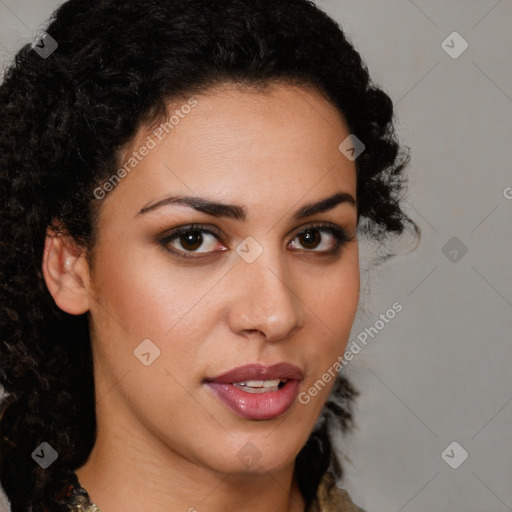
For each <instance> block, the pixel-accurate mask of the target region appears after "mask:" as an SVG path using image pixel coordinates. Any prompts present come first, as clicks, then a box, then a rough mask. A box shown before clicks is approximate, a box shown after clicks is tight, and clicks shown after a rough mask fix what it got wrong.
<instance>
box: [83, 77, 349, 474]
mask: <svg viewBox="0 0 512 512" xmlns="http://www.w3.org/2000/svg"><path fill="white" fill-rule="evenodd" d="M194 100H195V101H194ZM194 100H191V101H190V102H188V101H187V100H184V101H183V103H179V102H178V103H176V104H175V105H174V106H173V107H172V109H171V110H172V112H173V113H174V111H175V110H176V109H177V110H178V113H176V117H175V118H174V121H173V122H172V123H171V124H170V125H167V128H168V130H169V134H166V132H165V130H164V131H163V133H162V130H158V129H156V128H151V129H146V130H141V131H140V132H139V134H138V136H137V139H136V140H134V141H133V144H132V145H131V148H130V150H129V151H127V152H126V154H125V159H124V160H123V162H122V164H121V165H124V163H125V162H128V161H129V158H130V156H133V152H134V151H136V152H137V155H138V156H135V157H134V158H136V159H137V163H136V164H135V160H132V161H131V164H129V165H127V166H126V168H125V169H130V171H129V173H127V175H126V177H124V178H123V179H122V180H121V182H120V183H119V184H117V186H115V187H114V188H113V190H111V191H109V192H108V193H107V194H106V197H105V198H104V199H102V200H101V207H100V208H101V209H100V215H99V223H98V239H97V243H96V245H95V248H94V252H93V257H94V259H93V268H92V274H91V281H90V289H89V291H90V299H89V312H90V326H91V332H92V342H93V350H94V363H95V378H96V393H97V419H98V435H99V436H100V437H101V436H102V435H110V436H121V435H122V436H129V439H131V440H132V441H133V443H134V444H133V446H137V447H138V448H139V449H140V455H141V457H143V458H144V457H147V459H148V461H151V460H152V459H153V458H154V456H155V454H159V455H158V457H161V458H165V459H167V460H173V461H176V460H181V461H183V462H184V463H187V464H189V463H190V462H192V463H193V464H194V465H199V466H202V467H203V468H212V469H214V470H215V471H220V472H223V473H244V472H253V473H263V472H267V471H277V470H278V469H280V468H284V467H285V466H286V465H288V464H290V463H292V462H293V460H294V459H295V457H296V455H297V453H298V452H299V451H300V449H301V448H302V446H303V445H304V443H305V442H306V440H307V438H308V436H309V434H310V433H311V431H312V429H313V427H314V424H315V421H316V419H317V417H318V415H319V414H320V411H321V409H322V406H323V404H324V402H325V400H326V399H327V396H328V393H329V391H330V389H331V387H332V384H333V382H334V380H332V379H331V380H330V382H328V383H327V384H326V383H325V382H324V383H323V384H322V385H320V386H319V385H318V384H317V388H318V389H320V390H319V391H318V393H317V394H316V395H315V396H310V395H309V394H308V389H309V388H311V387H312V386H313V385H314V383H315V382H317V381H318V380H319V379H320V381H321V382H322V375H324V374H325V373H326V372H328V371H329V369H332V367H333V365H334V364H335V362H336V361H337V358H338V356H340V355H342V354H343V351H344V348H345V345H346V342H347V340H348V336H349V333H350V329H351V326H352V322H353V319H354V316H355V313H356V309H357V304H358V298H359V263H358V244H357V239H356V227H357V209H356V205H355V204H354V203H352V202H351V201H350V200H349V196H351V197H352V198H354V199H355V197H356V171H355V163H354V162H353V161H350V160H349V159H347V158H346V157H345V156H344V155H343V154H342V153H341V152H340V151H339V149H338V146H339V145H340V143H341V142H342V141H344V140H345V139H346V138H347V136H349V131H348V130H347V126H346V124H345V123H344V121H343V119H342V118H341V116H340V115H339V113H338V111H337V110H336V109H335V108H334V107H333V106H332V105H331V104H330V103H328V102H327V101H326V100H325V99H323V98H322V97H321V96H319V95H318V94H316V93H314V92H312V91H307V90H306V89H297V88H294V87H291V86H275V87H273V88H272V89H270V90H269V92H267V93H266V94H263V93H261V92H256V91H251V92H249V91H247V90H246V91H241V90H236V89H234V88H228V87H226V86H225V87H222V88H217V89H215V90H212V91H210V92H209V93H208V94H206V95H201V96H196V97H195V98H194ZM187 104H188V105H189V106H191V108H188V107H183V106H184V105H187ZM178 118H179V120H178V122H176V119H178ZM169 126H173V128H172V129H169ZM153 130H154V131H153ZM156 133H158V134H159V135H160V136H157V135H156ZM148 136H151V138H152V140H153V142H154V143H155V144H153V143H152V142H148V141H149V139H148ZM160 138H161V140H160ZM143 146H146V148H148V150H147V151H146V150H141V148H142V147H143ZM153 146H154V147H153ZM134 164H135V165H134ZM122 174H123V173H121V175H122ZM107 188H108V186H107ZM178 196H182V197H185V196H186V197H188V198H190V202H191V203H192V204H195V205H196V206H197V208H193V207H192V206H191V205H190V204H189V205H187V204H185V202H177V201H175V200H172V199H171V198H175V197H178ZM333 196H336V198H334V200H332V201H330V202H327V204H324V206H325V208H317V211H316V212H315V211H309V212H305V211H303V210H304V209H305V208H306V207H308V206H310V205H312V204H317V203H318V204H320V205H322V202H323V201H325V200H326V199H329V198H332V197H333ZM210 202H212V203H222V204H223V205H224V206H222V207H221V206H215V207H213V206H207V207H206V206H205V205H206V204H207V203H210ZM200 205H203V206H200ZM228 205H231V206H228ZM233 205H236V207H235V206H233ZM301 213H302V215H301ZM192 224H200V225H201V226H200V227H197V226H196V227H193V228H187V227H189V226H190V225H192ZM183 228H187V229H183ZM178 229H180V230H182V229H183V231H184V232H183V233H182V234H181V236H180V234H179V233H178V234H176V233H175V232H176V231H177V230H178ZM338 231H342V232H345V234H346V237H347V239H349V240H350V241H343V239H342V240H341V241H340V242H339V243H338V240H337V232H338ZM149 340H150V341H149ZM280 363H287V364H289V365H293V367H291V368H290V367H283V366H281V367H277V369H276V373H275V374H274V373H260V372H259V371H258V367H253V368H252V369H251V368H249V371H248V373H244V372H241V373H240V374H238V375H231V376H227V377H226V378H225V379H223V380H224V381H226V382H224V383H220V382H216V383H214V382H212V381H213V380H214V379H215V378H216V377H218V376H221V375H222V374H224V373H226V372H228V371H230V370H233V369H235V368H238V367H242V366H246V365H259V366H260V367H269V366H272V365H276V364H280ZM283 368H284V369H283ZM331 371H332V370H331ZM258 377H260V378H258ZM265 377H266V378H265ZM281 379H282V380H283V381H285V380H287V382H286V384H285V385H284V386H283V384H279V385H278V386H277V388H276V387H275V386H276V384H277V381H279V380H281ZM261 380H265V381H266V382H265V384H264V385H265V386H268V387H267V388H266V391H264V390H263V389H262V388H261V386H262V383H261V382H249V383H248V384H249V385H246V386H245V389H244V386H243V384H242V385H240V384H238V385H234V384H233V381H237V382H243V381H261ZM273 381H274V382H273ZM276 389H277V390H276ZM299 393H302V394H301V396H302V397H303V399H302V400H298V398H297V396H298V395H299ZM313 394H314V393H313ZM306 395H307V396H308V397H309V398H310V400H307V399H305V397H306ZM305 402H308V403H305Z"/></svg>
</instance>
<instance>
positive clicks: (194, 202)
mask: <svg viewBox="0 0 512 512" xmlns="http://www.w3.org/2000/svg"><path fill="white" fill-rule="evenodd" d="M343 203H348V204H351V205H353V206H356V200H355V199H354V197H353V196H352V195H350V194H349V193H347V192H338V193H336V194H334V195H332V196H330V197H327V198H325V199H322V200H320V201H317V202H314V203H309V204H306V205H304V206H302V207H301V208H300V209H299V210H298V211H296V212H295V213H294V215H293V217H292V219H293V220H302V219H305V218H307V217H311V216H312V215H315V214H317V213H323V212H326V211H329V210H332V209H333V208H335V207H336V206H338V205H339V204H343ZM173 204H179V205H184V206H189V207H190V208H193V209H194V210H197V211H199V212H202V213H206V214H207V215H212V216H214V217H228V218H231V219H235V220H243V221H245V220H246V219H247V217H248V210H247V208H246V207H245V206H241V205H236V204H226V203H218V202H216V201H212V200H210V199H206V198H203V197H197V196H182V195H180V196H170V197H166V198H165V199H162V200H161V201H158V202H157V203H155V204H152V205H149V206H145V207H144V208H142V210H140V212H139V213H138V214H137V216H138V215H144V214H145V213H148V212H151V211H154V210H156V209H158V208H161V207H162V206H168V205H173Z"/></svg>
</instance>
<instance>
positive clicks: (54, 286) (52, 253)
mask: <svg viewBox="0 0 512 512" xmlns="http://www.w3.org/2000/svg"><path fill="white" fill-rule="evenodd" d="M42 271H43V276H44V280H45V282H46V286H47V287H48V290H49V292H50V294H51V295H52V297H53V300H54V301H55V303H56V304H57V306H59V308H60V309H62V310H63V311H65V312H66V313H69V314H71V315H81V314H83V313H85V312H87V311H88V310H89V301H90V293H89V276H90V274H89V265H88V263H87V260H86V258H85V253H84V251H83V250H81V249H80V248H79V247H77V245H76V243H74V241H73V240H72V238H71V237H69V236H65V235H60V234H56V233H55V232H53V231H52V230H51V229H50V228H49V229H48V231H47V233H46V240H45V245H44V253H43V262H42Z"/></svg>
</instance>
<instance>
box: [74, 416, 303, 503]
mask: <svg viewBox="0 0 512 512" xmlns="http://www.w3.org/2000/svg"><path fill="white" fill-rule="evenodd" d="M123 425H124V426H123V427H122V429H120V428H119V426H118V425H116V430H112V429H111V428H108V426H107V425H102V424H101V423H98V430H97V438H96V443H95V446H94V448H93V450H92V452H91V454H90V457H89V459H88V460H87V462H86V463H85V464H84V465H83V466H82V467H80V468H78V469H77V470H76V471H75V473H76V475H77V477H78V479H79V481H80V484H81V485H82V486H83V487H84V488H85V489H86V490H87V492H88V493H89V496H90V499H91V501H92V502H94V503H95V504H96V505H97V506H98V507H99V508H100V509H101V511H102V512H117V511H119V510H123V511H125V512H139V511H141V510H151V512H170V511H187V512H201V511H204V510H208V511H209V512H221V511H222V512H225V511H226V510H237V511H239V512H267V511H268V510H272V511H275V512H304V509H305V502H304V499H303V496H302V494H301V492H300V490H299V488H298V485H297V483H296V479H295V478H294V464H293V462H292V463H290V464H289V465H287V466H286V467H284V468H282V469H280V470H279V471H276V472H273V473H263V474H250V473H248V472H244V473H228V474H224V473H220V472H218V471H215V470H214V469H212V468H208V467H205V466H204V465H199V464H195V463H194V462H193V461H190V460H189V459H187V458H186V457H185V456H183V455H181V454H179V453H176V452H175V451H173V450H171V449H170V448H169V447H168V446H165V445H163V444H162V443H160V442H159V441H157V440H156V439H155V438H151V437H150V436H147V437H142V436H141V435H140V430H139V429H136V428H131V427H130V425H129V422H124V423H123ZM120 430H122V431H120ZM107 432H109V434H108V435H104V433H107ZM112 432H113V433H112ZM148 439H149V440H148Z"/></svg>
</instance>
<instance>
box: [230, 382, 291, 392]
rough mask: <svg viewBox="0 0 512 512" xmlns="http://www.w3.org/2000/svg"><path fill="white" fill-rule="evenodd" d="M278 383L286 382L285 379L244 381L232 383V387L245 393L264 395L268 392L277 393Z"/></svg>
mask: <svg viewBox="0 0 512 512" xmlns="http://www.w3.org/2000/svg"><path fill="white" fill-rule="evenodd" d="M280 382H286V379H274V380H246V381H244V382H234V383H233V386H236V387H237V388H240V389H243V391H246V392H247V393H266V392H268V391H278V390H279V383H280Z"/></svg>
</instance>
